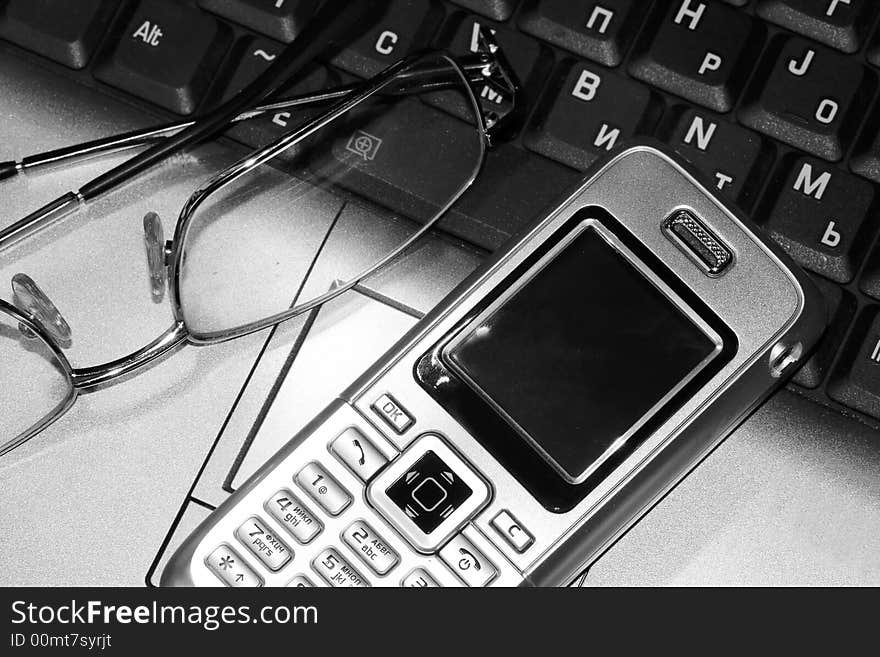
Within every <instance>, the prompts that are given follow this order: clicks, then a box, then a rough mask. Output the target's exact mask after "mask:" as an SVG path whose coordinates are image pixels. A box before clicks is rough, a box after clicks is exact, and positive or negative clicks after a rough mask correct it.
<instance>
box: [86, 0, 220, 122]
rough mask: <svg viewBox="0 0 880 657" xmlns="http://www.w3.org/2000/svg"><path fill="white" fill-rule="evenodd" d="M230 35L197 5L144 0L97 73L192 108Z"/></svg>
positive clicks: (179, 108)
mask: <svg viewBox="0 0 880 657" xmlns="http://www.w3.org/2000/svg"><path fill="white" fill-rule="evenodd" d="M228 38H229V36H228V34H227V32H226V31H225V29H224V28H222V27H221V26H220V25H219V24H218V23H217V21H215V20H214V19H213V18H210V17H208V16H206V15H205V14H203V13H202V12H200V11H198V10H197V9H193V8H191V7H187V6H185V5H180V4H176V3H170V2H161V1H159V0H144V1H143V2H141V3H139V4H138V7H137V10H136V11H135V13H134V15H133V16H132V17H131V20H129V22H128V24H127V25H126V26H125V29H124V31H123V32H122V33H121V34H120V36H119V43H118V44H117V46H116V48H115V49H114V50H113V53H112V55H111V56H110V58H109V60H108V61H106V62H104V63H103V64H101V66H100V67H99V68H98V69H97V71H96V72H95V77H97V78H98V79H99V80H101V81H103V82H106V83H107V84H111V85H113V86H114V87H119V88H120V89H124V90H125V91H128V92H130V93H133V94H135V95H136V96H140V97H141V98H145V99H147V100H150V101H153V102H154V103H156V104H158V105H161V106H163V107H166V108H167V109H170V110H172V111H174V112H177V113H179V114H191V113H192V112H194V111H195V109H196V106H197V105H198V104H199V101H200V100H201V98H202V96H203V95H204V93H205V90H206V89H207V86H208V83H209V82H210V81H211V78H212V77H213V75H214V71H215V69H216V67H217V65H218V64H219V63H220V60H221V58H222V57H223V55H224V54H225V51H226V44H227V42H228Z"/></svg>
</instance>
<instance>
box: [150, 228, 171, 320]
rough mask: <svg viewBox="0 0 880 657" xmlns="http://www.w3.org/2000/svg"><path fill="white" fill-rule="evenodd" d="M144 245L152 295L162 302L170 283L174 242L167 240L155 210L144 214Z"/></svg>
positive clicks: (154, 298)
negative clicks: (169, 273)
mask: <svg viewBox="0 0 880 657" xmlns="http://www.w3.org/2000/svg"><path fill="white" fill-rule="evenodd" d="M144 246H145V247H146V249H147V267H148V269H149V276H150V295H151V296H152V297H153V302H154V303H161V302H162V300H163V299H164V298H165V289H166V287H167V285H168V268H169V266H170V265H171V257H172V252H173V249H172V242H171V241H170V240H168V241H166V240H165V231H164V229H163V228H162V220H161V219H160V218H159V215H158V214H156V213H155V212H148V213H147V214H145V215H144Z"/></svg>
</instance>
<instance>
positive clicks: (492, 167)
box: [443, 144, 582, 250]
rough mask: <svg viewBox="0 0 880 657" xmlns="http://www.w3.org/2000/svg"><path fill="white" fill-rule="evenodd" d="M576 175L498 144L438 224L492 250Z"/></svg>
mask: <svg viewBox="0 0 880 657" xmlns="http://www.w3.org/2000/svg"><path fill="white" fill-rule="evenodd" d="M581 177H582V176H581V175H580V174H579V173H576V172H575V171H574V170H573V169H570V168H568V167H565V166H562V165H560V164H556V163H555V162H552V161H551V160H549V159H547V158H545V157H541V156H540V155H534V154H532V153H529V152H527V151H524V150H522V149H520V148H517V147H515V146H512V145H506V144H503V145H501V146H498V147H496V148H494V149H493V150H491V151H489V156H488V158H487V159H486V164H485V165H484V166H483V171H482V172H481V173H480V176H479V177H478V178H477V181H476V182H475V183H474V184H473V186H472V187H471V188H470V189H469V190H468V191H467V192H466V193H465V195H464V197H463V198H462V199H461V201H460V202H459V203H458V205H456V206H455V207H454V208H452V210H450V212H449V217H448V218H447V219H444V220H443V227H444V229H445V230H447V231H448V232H450V233H453V234H455V235H458V236H459V237H462V238H464V239H466V240H469V241H471V242H472V243H474V244H476V245H478V246H482V247H483V248H485V249H488V250H494V249H497V248H498V247H499V246H501V244H503V243H504V242H505V241H506V240H507V238H509V237H510V236H511V235H513V234H514V233H516V232H517V231H519V230H520V229H521V228H522V227H523V226H525V224H526V223H527V222H528V221H530V220H532V219H534V218H535V217H537V216H538V214H539V213H540V212H542V211H543V210H545V209H546V208H547V206H548V205H549V204H550V203H553V202H555V201H557V200H559V198H560V196H561V195H562V194H563V193H564V192H565V191H566V190H568V189H569V188H570V187H571V186H572V185H574V184H575V181H577V180H579V179H580V178H581Z"/></svg>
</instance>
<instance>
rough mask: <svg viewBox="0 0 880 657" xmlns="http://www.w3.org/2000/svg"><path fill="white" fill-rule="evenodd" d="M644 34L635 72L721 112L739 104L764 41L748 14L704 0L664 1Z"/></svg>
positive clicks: (634, 62)
mask: <svg viewBox="0 0 880 657" xmlns="http://www.w3.org/2000/svg"><path fill="white" fill-rule="evenodd" d="M664 8H665V10H664ZM643 34H644V36H643V37H642V38H641V39H640V40H639V42H638V43H637V44H636V51H635V54H634V56H633V58H632V60H631V61H630V65H629V70H630V73H632V75H634V76H635V77H637V78H639V79H641V80H644V81H645V82H648V83H650V84H653V85H655V86H657V87H660V88H661V89H665V90H666V91H669V92H671V93H674V94H678V95H679V96H682V97H684V98H687V99H688V100H691V101H693V102H695V103H699V104H701V105H705V106H706V107H708V108H710V109H713V110H715V111H717V112H727V111H728V110H730V109H731V108H732V107H733V105H734V103H735V102H736V99H737V97H738V96H739V94H740V91H742V88H743V85H744V84H745V81H746V78H747V77H748V74H749V72H750V71H751V69H752V65H753V62H754V61H755V59H756V58H757V56H758V53H759V52H760V48H761V44H762V43H763V40H764V36H763V34H764V28H763V27H762V26H760V25H758V24H756V23H755V21H754V20H752V18H750V17H749V16H748V15H746V14H745V13H743V12H741V11H737V10H736V9H732V8H730V7H726V6H724V5H721V4H718V3H716V2H704V1H702V0H676V2H672V3H658V5H657V10H656V11H655V12H654V14H653V15H652V17H651V19H650V20H649V24H648V27H647V28H646V29H645V30H643Z"/></svg>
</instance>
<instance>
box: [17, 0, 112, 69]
mask: <svg viewBox="0 0 880 657" xmlns="http://www.w3.org/2000/svg"><path fill="white" fill-rule="evenodd" d="M116 8H117V5H116V3H113V2H108V1H107V0H78V1H77V2H70V0H10V2H9V3H8V4H7V5H6V8H5V9H2V8H0V38H3V39H6V40H8V41H12V42H13V43H17V44H18V45H20V46H22V47H24V48H28V49H29V50H33V51H35V52H38V53H40V54H41V55H45V56H46V57H49V58H50V59H54V60H55V61H56V62H60V63H62V64H64V65H65V66H69V67H70V68H83V67H84V66H85V65H86V64H88V62H89V58H90V57H91V56H92V53H93V52H94V50H95V47H96V46H97V45H98V41H99V40H100V38H101V36H102V35H103V34H104V30H105V28H106V27H107V24H108V23H109V21H110V19H111V17H112V16H113V13H114V12H115V11H116Z"/></svg>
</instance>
